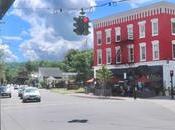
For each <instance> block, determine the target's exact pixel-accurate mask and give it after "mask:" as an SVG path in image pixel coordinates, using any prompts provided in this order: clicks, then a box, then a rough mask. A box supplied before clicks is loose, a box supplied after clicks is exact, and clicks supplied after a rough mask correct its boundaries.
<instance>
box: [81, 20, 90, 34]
mask: <svg viewBox="0 0 175 130" xmlns="http://www.w3.org/2000/svg"><path fill="white" fill-rule="evenodd" d="M82 21H83V28H84V30H83V35H88V34H89V33H90V32H89V27H90V26H89V18H88V17H83V19H82Z"/></svg>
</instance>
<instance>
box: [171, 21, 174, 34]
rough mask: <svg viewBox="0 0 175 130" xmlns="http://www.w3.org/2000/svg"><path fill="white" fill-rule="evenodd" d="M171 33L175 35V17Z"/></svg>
mask: <svg viewBox="0 0 175 130" xmlns="http://www.w3.org/2000/svg"><path fill="white" fill-rule="evenodd" d="M171 33H172V35H175V18H172V19H171Z"/></svg>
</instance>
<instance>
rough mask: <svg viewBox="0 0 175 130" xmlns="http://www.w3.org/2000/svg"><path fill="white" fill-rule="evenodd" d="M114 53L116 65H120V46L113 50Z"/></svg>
mask: <svg viewBox="0 0 175 130" xmlns="http://www.w3.org/2000/svg"><path fill="white" fill-rule="evenodd" d="M115 51H116V63H121V48H120V46H117V47H116V48H115Z"/></svg>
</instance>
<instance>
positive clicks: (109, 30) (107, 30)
mask: <svg viewBox="0 0 175 130" xmlns="http://www.w3.org/2000/svg"><path fill="white" fill-rule="evenodd" d="M108 32H109V34H110V42H107V33H108ZM105 37H106V44H111V29H106V30H105Z"/></svg>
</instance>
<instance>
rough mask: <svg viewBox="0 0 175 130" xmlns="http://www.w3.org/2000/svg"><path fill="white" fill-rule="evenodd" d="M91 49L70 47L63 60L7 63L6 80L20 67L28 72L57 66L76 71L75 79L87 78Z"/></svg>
mask: <svg viewBox="0 0 175 130" xmlns="http://www.w3.org/2000/svg"><path fill="white" fill-rule="evenodd" d="M92 63H93V61H92V51H91V50H87V51H79V50H74V49H71V50H70V51H68V53H67V54H66V55H65V58H64V60H63V61H28V62H25V63H7V64H6V78H7V80H8V81H11V80H12V79H14V78H15V77H16V76H17V74H18V73H19V72H20V70H21V69H25V70H26V71H27V72H28V73H29V74H31V73H33V72H38V68H39V67H58V68H60V69H61V70H62V71H63V72H77V73H78V78H77V80H83V81H84V80H87V79H88V78H91V77H92V75H93V71H92V68H91V65H92Z"/></svg>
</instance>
